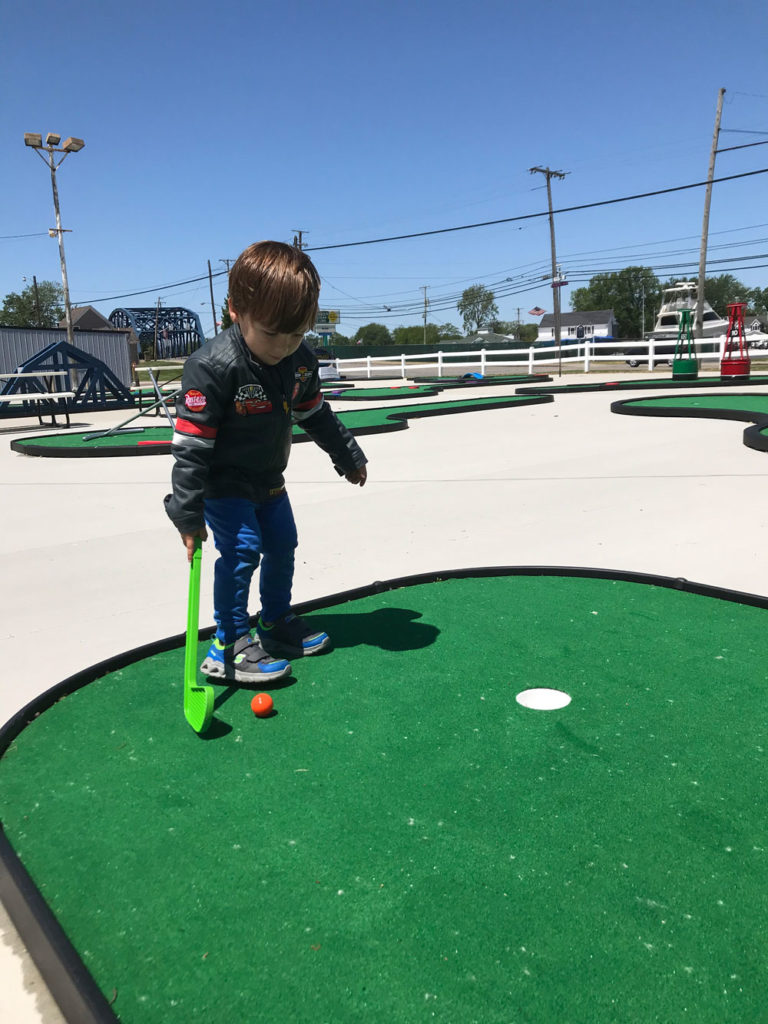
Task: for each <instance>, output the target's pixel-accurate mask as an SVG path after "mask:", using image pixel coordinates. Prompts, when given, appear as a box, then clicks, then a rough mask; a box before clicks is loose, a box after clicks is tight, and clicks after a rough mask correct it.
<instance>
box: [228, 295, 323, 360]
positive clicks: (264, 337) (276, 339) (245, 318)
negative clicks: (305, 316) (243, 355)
mask: <svg viewBox="0 0 768 1024" xmlns="http://www.w3.org/2000/svg"><path fill="white" fill-rule="evenodd" d="M229 315H230V316H231V317H232V319H233V320H234V321H235V322H236V323H238V324H240V330H241V331H242V334H243V338H244V340H245V344H246V345H247V346H248V348H249V349H250V351H251V352H252V353H253V354H254V355H255V356H256V358H257V359H258V360H259V362H260V363H266V364H267V366H276V365H277V363H279V362H280V360H281V359H285V357H286V356H292V355H293V353H294V352H295V351H296V349H297V348H298V347H299V345H300V344H301V340H302V338H303V337H304V335H305V333H306V331H307V330H309V327H307V328H305V329H304V330H301V331H296V332H295V333H293V334H281V333H280V332H279V331H273V330H272V329H271V328H269V327H265V326H264V324H260V323H259V322H258V321H257V320H253V319H252V318H251V317H250V316H249V315H248V314H247V313H236V312H235V311H234V310H233V309H232V307H231V306H230V308H229Z"/></svg>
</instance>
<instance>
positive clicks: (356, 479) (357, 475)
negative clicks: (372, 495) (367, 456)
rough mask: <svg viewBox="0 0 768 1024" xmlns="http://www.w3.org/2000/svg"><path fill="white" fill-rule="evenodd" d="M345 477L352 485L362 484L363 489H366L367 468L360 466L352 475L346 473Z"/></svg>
mask: <svg viewBox="0 0 768 1024" xmlns="http://www.w3.org/2000/svg"><path fill="white" fill-rule="evenodd" d="M344 476H345V477H346V479H347V480H349V482H350V483H351V484H360V486H361V487H365V481H366V480H367V479H368V473H367V472H366V469H365V466H359V467H358V468H357V469H353V470H352V472H351V473H345V474H344Z"/></svg>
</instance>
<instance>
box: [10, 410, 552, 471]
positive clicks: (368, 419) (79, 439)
mask: <svg viewBox="0 0 768 1024" xmlns="http://www.w3.org/2000/svg"><path fill="white" fill-rule="evenodd" d="M552 401H554V398H553V397H552V396H551V395H501V396H498V397H494V398H469V399H466V400H453V401H445V402H424V403H422V404H420V405H411V406H409V405H403V406H395V407H393V408H379V409H365V410H359V411H351V412H350V411H346V412H345V411H341V412H339V414H338V415H339V419H340V420H341V421H342V423H343V424H344V425H345V426H346V427H348V428H349V430H350V431H351V432H352V433H353V434H357V435H360V434H380V433H385V432H388V431H392V430H406V429H407V428H408V420H409V419H417V418H419V417H425V416H449V415H453V414H455V413H461V412H481V411H482V410H484V409H506V408H513V407H522V406H526V405H540V404H542V403H545V402H552ZM93 433H95V432H94V431H93V430H90V431H81V432H79V433H78V432H71V431H67V432H66V433H59V434H39V435H37V436H35V437H28V438H17V439H16V440H15V441H11V449H12V450H13V451H15V452H18V453H19V454H21V455H38V456H46V457H48V458H65V459H71V458H95V457H98V456H118V455H168V454H169V452H170V450H171V434H172V431H171V428H170V427H140V428H138V429H136V428H134V427H129V428H127V429H126V432H125V433H117V434H112V435H110V436H109V437H96V438H94V439H93V440H91V441H86V440H85V438H86V437H87V436H88V434H93ZM309 440H310V438H309V437H308V435H307V434H306V433H305V432H304V431H303V430H301V428H300V427H294V428H293V443H294V444H296V443H299V442H302V441H309Z"/></svg>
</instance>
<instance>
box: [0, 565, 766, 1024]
mask: <svg viewBox="0 0 768 1024" xmlns="http://www.w3.org/2000/svg"><path fill="white" fill-rule="evenodd" d="M310 618H311V621H312V623H313V624H314V623H316V624H317V625H318V626H320V627H322V628H326V629H327V630H328V631H329V633H331V635H332V637H333V638H334V641H335V647H336V649H335V651H334V652H333V653H332V654H330V655H327V656H319V657H317V658H314V659H305V660H303V661H299V662H297V663H295V665H294V682H293V683H292V685H289V686H285V687H284V688H280V689H274V690H273V691H272V693H273V697H274V700H275V707H276V710H277V714H276V715H275V716H274V717H273V718H270V719H265V720H260V719H256V718H254V716H253V715H252V713H251V712H250V710H249V700H250V693H249V692H248V691H243V690H231V689H224V688H217V690H218V694H219V697H218V701H217V704H218V706H217V711H216V720H215V723H214V727H213V729H212V731H211V733H210V734H209V736H208V738H206V739H201V738H199V737H197V736H196V735H195V734H194V733H192V731H191V730H190V729H189V727H188V726H187V725H186V723H185V721H184V718H183V714H182V675H183V651H182V650H181V649H178V650H176V651H171V652H167V653H163V654H158V655H155V656H153V657H150V658H146V659H144V660H140V661H137V662H136V663H134V664H131V665H129V666H127V667H125V668H123V669H121V670H120V671H116V672H112V673H109V674H107V675H105V676H103V677H102V678H101V679H99V680H97V681H96V682H93V683H91V684H89V685H88V686H86V687H84V688H83V689H81V690H78V691H77V692H75V693H73V694H72V695H71V696H68V697H66V698H64V699H62V700H60V701H59V702H58V703H56V704H55V705H54V706H52V707H51V708H50V709H48V710H46V711H45V712H44V713H43V714H42V715H40V716H39V717H38V718H36V719H35V720H34V721H32V722H31V724H29V725H28V726H27V727H26V728H25V729H24V730H23V731H22V732H21V734H20V735H19V736H18V738H17V739H16V740H14V742H13V743H12V745H11V746H10V748H9V750H8V752H7V753H6V755H5V756H4V757H3V759H2V761H0V794H2V796H1V797H0V808H1V811H2V819H3V823H4V827H5V829H6V832H7V835H8V837H9V839H10V841H11V843H12V844H13V846H14V847H15V849H16V850H17V851H18V853H19V854H20V856H21V858H22V860H23V862H24V864H25V866H26V867H27V869H28V871H29V872H30V873H31V875H32V877H33V879H34V880H35V881H36V883H37V885H38V886H39V887H40V889H41V891H42V893H43V895H44V897H45V899H46V900H47V901H48V903H49V905H50V906H51V907H52V908H53V910H54V911H55V913H56V914H57V916H58V918H59V920H60V921H61V923H62V925H63V927H64V928H65V930H66V932H67V934H68V935H69V936H70V938H71V940H72V941H73V943H74V944H75V946H76V948H77V949H78V950H79V952H80V955H81V957H82V959H83V960H84V962H85V964H86V965H87V966H88V968H89V970H90V971H91V972H92V974H93V975H94V977H95V979H96V981H97V983H98V984H99V986H100V987H101V989H102V991H103V992H104V993H105V994H106V995H107V997H108V998H110V999H111V998H113V996H115V1000H114V1010H115V1012H116V1013H117V1014H118V1016H119V1019H120V1020H121V1021H124V1022H126V1024H167V1022H169V1021H180V1022H183V1024H191V1022H197V1021H200V1022H206V1024H232V1022H235V1021H236V1022H238V1024H239V1022H244V1024H245V1022H247V1024H258V1022H269V1024H274V1022H291V1024H303V1022H306V1024H318V1022H333V1024H346V1022H349V1024H352V1022H355V1024H357V1022H360V1021H371V1022H376V1024H379V1022H383V1021H386V1022H388V1024H413V1022H419V1021H438V1022H443V1024H470V1022H478V1024H511V1022H515V1024H516V1022H521V1024H522V1022H526V1024H534V1022H536V1024H553V1022H558V1024H559V1022H568V1024H582V1022H583V1024H596V1022H606V1024H608V1022H611V1024H613V1022H633V1024H634V1022H643V1024H645V1022H651V1021H658V1022H677V1021H683V1020H690V1021H695V1022H696V1024H708V1022H712V1024H722V1022H724V1021H744V1022H753V1021H758V1020H762V1019H764V1014H765V992H766V990H767V986H768V964H767V962H766V954H765V942H764V933H765V919H766V913H767V912H768V897H767V896H766V886H765V877H766V871H767V870H768V813H767V812H766V808H765V798H764V796H765V788H766V784H767V783H768V765H766V747H767V744H766V729H767V728H768V710H767V707H766V700H765V696H766V684H768V611H766V610H763V609H760V608H755V607H749V606H746V605H743V604H736V603H732V602H727V601H722V600H717V599H714V598H712V597H703V596H695V595H692V594H689V593H685V592H682V591H680V590H675V589H666V588H663V587H656V586H647V585H642V584H639V583H629V582H614V581H605V580H594V579H572V578H557V577H546V576H545V577H522V576H511V577H491V578H485V579H483V578H475V579H472V578H470V579H466V580H448V581H444V582H436V583H425V584H420V585H417V586H412V587H405V588H401V589H398V590H394V591H389V592H386V593H383V594H379V595H373V596H369V597H364V598H361V599H358V600H354V601H350V602H348V603H345V604H340V605H336V606H333V607H330V608H328V609H325V610H321V611H317V612H315V613H313V614H312V615H311V617H310ZM204 650H205V644H201V646H200V655H201V656H202V654H203V653H204ZM52 682H54V680H52ZM529 687H558V688H562V689H563V690H565V691H567V693H568V694H570V695H571V697H572V703H571V704H570V705H569V706H568V707H566V708H563V709H562V710H559V711H548V712H547V711H533V710H529V709H526V708H523V707H521V706H520V705H519V704H518V703H517V702H516V700H515V695H516V694H517V693H518V692H519V691H521V690H524V689H526V688H529ZM115 994H116V995H115Z"/></svg>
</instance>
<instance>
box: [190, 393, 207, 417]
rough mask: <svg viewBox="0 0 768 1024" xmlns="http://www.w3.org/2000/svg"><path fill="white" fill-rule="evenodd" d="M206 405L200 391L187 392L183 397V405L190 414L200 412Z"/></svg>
mask: <svg viewBox="0 0 768 1024" xmlns="http://www.w3.org/2000/svg"><path fill="white" fill-rule="evenodd" d="M207 404H208V399H207V398H206V397H205V395H204V394H203V393H202V391H188V392H187V393H186V395H184V405H186V407H187V408H188V409H190V410H191V411H192V412H202V410H203V409H204V408H205V407H206V405H207Z"/></svg>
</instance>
